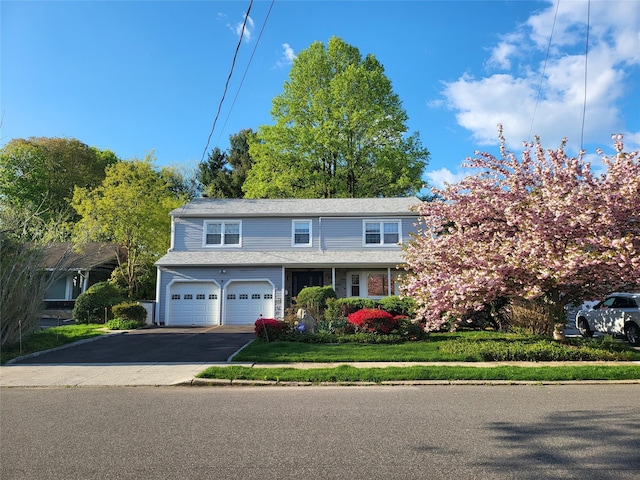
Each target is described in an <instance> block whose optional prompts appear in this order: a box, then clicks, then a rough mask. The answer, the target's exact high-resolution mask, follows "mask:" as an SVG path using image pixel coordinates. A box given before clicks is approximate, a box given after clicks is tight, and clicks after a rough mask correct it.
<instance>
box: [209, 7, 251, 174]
mask: <svg viewBox="0 0 640 480" xmlns="http://www.w3.org/2000/svg"><path fill="white" fill-rule="evenodd" d="M252 5H253V0H250V1H249V8H248V9H247V14H246V15H245V16H244V22H243V24H242V30H241V32H240V38H239V39H238V46H237V47H236V51H235V53H234V54H233V61H232V62H231V70H230V71H229V76H228V77H227V82H226V83H225V85H224V91H223V92H222V98H221V99H220V103H219V104H218V112H217V113H216V117H215V119H214V120H213V125H212V126H211V131H210V132H209V137H208V138H207V145H206V146H205V147H204V151H203V152H202V158H201V159H200V163H202V162H204V156H205V155H206V153H207V149H208V148H209V142H211V136H212V135H213V131H214V130H215V128H216V123H218V117H219V116H220V110H221V109H222V103H223V102H224V97H225V96H226V95H227V89H228V88H229V81H230V80H231V75H233V68H234V66H235V64H236V58H238V51H239V50H240V45H241V44H242V37H243V36H244V29H245V27H246V25H247V19H248V18H249V13H250V12H251V6H252Z"/></svg>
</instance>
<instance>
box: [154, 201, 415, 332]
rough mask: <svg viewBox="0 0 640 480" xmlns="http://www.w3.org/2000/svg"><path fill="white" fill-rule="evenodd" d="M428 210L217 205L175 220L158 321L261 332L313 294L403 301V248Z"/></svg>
mask: <svg viewBox="0 0 640 480" xmlns="http://www.w3.org/2000/svg"><path fill="white" fill-rule="evenodd" d="M419 203H420V200H419V199H417V198H415V197H410V198H358V199H282V200H249V199H209V198H201V199H197V200H194V201H192V202H190V203H188V204H186V205H184V206H183V207H181V208H178V209H176V210H174V211H172V212H171V214H170V215H171V220H172V222H171V225H172V228H171V247H170V249H169V251H168V252H167V254H166V255H164V256H163V257H162V258H161V259H160V260H159V261H158V262H157V266H158V279H157V280H158V281H157V294H156V298H157V299H158V303H157V312H156V318H157V319H158V321H159V322H160V323H164V324H165V325H169V326H177V325H228V324H247V325H248V324H253V323H254V322H255V321H256V320H257V319H258V318H260V317H261V316H262V317H264V318H283V316H284V312H285V309H286V308H287V307H288V306H289V305H290V304H291V300H292V297H295V296H296V295H297V294H298V293H299V292H300V290H302V289H303V288H304V287H307V286H326V285H329V286H332V287H333V288H334V290H335V292H336V294H337V296H338V298H342V297H369V298H382V297H384V296H388V295H394V294H398V293H399V292H398V285H399V282H398V276H399V275H401V274H402V272H403V270H402V269H399V268H398V267H399V266H401V264H402V247H401V245H402V243H403V242H407V241H408V239H409V234H410V232H414V231H415V228H416V227H415V223H416V221H417V216H418V215H417V212H416V211H415V209H414V207H415V206H417V205H418V204H419Z"/></svg>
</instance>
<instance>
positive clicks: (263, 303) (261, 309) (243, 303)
mask: <svg viewBox="0 0 640 480" xmlns="http://www.w3.org/2000/svg"><path fill="white" fill-rule="evenodd" d="M225 299H226V302H227V303H226V315H225V323H226V324H235V325H249V324H253V323H254V322H255V321H256V320H257V319H258V318H260V316H261V315H262V316H263V317H265V318H269V317H273V312H274V303H273V286H272V285H271V284H270V283H269V282H265V281H246V282H233V283H230V284H229V287H228V288H227V295H226V297H225Z"/></svg>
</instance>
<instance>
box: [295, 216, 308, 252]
mask: <svg viewBox="0 0 640 480" xmlns="http://www.w3.org/2000/svg"><path fill="white" fill-rule="evenodd" d="M292 230H293V231H292V239H291V243H292V245H293V246H294V247H295V246H305V247H308V246H310V245H311V220H293V229H292Z"/></svg>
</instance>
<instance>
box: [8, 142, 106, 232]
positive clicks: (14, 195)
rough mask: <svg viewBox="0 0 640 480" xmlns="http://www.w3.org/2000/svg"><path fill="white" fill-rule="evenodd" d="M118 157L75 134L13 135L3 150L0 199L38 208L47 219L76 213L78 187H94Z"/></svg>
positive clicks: (21, 205) (34, 209)
mask: <svg viewBox="0 0 640 480" xmlns="http://www.w3.org/2000/svg"><path fill="white" fill-rule="evenodd" d="M117 161H118V158H117V157H116V155H115V154H114V153H113V152H111V151H110V150H100V149H97V148H95V147H89V146H88V145H86V144H84V143H82V142H80V141H79V140H76V139H74V138H48V137H31V138H29V139H23V138H18V139H13V140H11V141H9V142H8V143H7V144H6V145H5V146H4V147H2V149H1V150H0V202H2V203H3V204H4V205H12V206H14V207H16V208H28V209H31V210H32V211H38V212H39V215H41V216H42V218H44V219H45V220H47V219H56V220H57V219H58V218H59V216H60V214H63V215H65V214H69V213H70V212H71V213H73V210H72V209H71V208H70V205H69V202H70V200H71V197H72V196H73V189H74V188H75V187H85V188H92V187H95V186H97V185H99V184H100V182H102V180H103V179H104V177H105V167H107V166H108V165H111V164H114V163H116V162H117Z"/></svg>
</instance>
